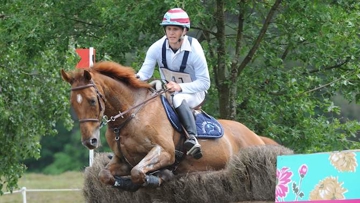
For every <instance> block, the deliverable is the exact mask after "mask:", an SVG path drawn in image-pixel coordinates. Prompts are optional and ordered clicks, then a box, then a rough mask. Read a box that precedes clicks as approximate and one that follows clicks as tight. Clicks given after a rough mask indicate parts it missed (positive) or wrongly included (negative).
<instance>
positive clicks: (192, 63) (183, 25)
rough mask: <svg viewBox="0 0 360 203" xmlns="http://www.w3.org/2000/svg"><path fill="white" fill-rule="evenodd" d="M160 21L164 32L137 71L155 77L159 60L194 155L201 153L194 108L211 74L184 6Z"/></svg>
mask: <svg viewBox="0 0 360 203" xmlns="http://www.w3.org/2000/svg"><path fill="white" fill-rule="evenodd" d="M160 25H162V26H163V28H164V31H165V36H163V37H162V38H161V39H159V40H158V41H156V42H155V43H154V44H152V45H151V46H150V48H149V50H148V51H147V53H146V57H145V61H144V63H143V65H142V67H141V69H140V70H139V72H138V73H137V76H138V77H139V78H140V79H141V80H148V79H149V78H150V77H152V75H153V73H154V69H155V66H156V63H157V64H158V66H159V69H160V74H161V78H162V79H163V80H164V81H166V82H167V84H166V87H167V89H168V91H170V92H171V93H173V101H172V103H173V106H174V107H175V110H176V112H177V114H178V116H179V119H180V121H181V123H182V125H183V126H184V128H185V129H186V131H187V133H188V135H189V136H188V139H187V140H186V141H185V143H184V147H185V150H187V151H188V154H189V155H191V156H193V157H194V158H195V159H199V158H201V157H202V153H201V146H200V144H199V143H198V141H197V139H196V137H197V131H196V124H195V119H194V115H193V113H192V110H191V108H194V107H196V106H198V105H200V104H201V102H202V101H204V99H205V94H206V91H207V90H208V89H209V87H210V76H209V70H208V66H207V62H206V59H205V55H204V51H203V48H202V47H201V45H200V43H199V41H198V40H197V39H195V38H192V37H189V36H187V35H186V33H187V32H188V31H189V29H190V19H189V16H188V14H187V13H186V12H185V11H184V10H182V9H181V8H173V9H170V10H169V11H167V12H166V13H165V15H164V18H163V20H162V22H161V23H160Z"/></svg>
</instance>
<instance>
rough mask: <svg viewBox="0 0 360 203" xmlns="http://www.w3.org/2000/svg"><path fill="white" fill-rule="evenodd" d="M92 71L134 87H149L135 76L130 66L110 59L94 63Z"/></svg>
mask: <svg viewBox="0 0 360 203" xmlns="http://www.w3.org/2000/svg"><path fill="white" fill-rule="evenodd" d="M91 70H93V71H96V72H99V73H100V74H103V75H107V76H109V77H112V78H116V79H117V80H120V81H123V82H126V83H128V84H129V85H131V86H134V87H146V88H149V87H150V84H148V83H146V82H143V81H141V80H139V79H137V78H136V77H135V73H136V72H135V70H134V69H133V68H131V67H127V66H122V65H120V64H118V63H115V62H111V61H103V62H98V63H95V64H94V66H93V67H92V69H91Z"/></svg>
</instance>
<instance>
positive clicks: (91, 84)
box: [71, 80, 105, 123]
mask: <svg viewBox="0 0 360 203" xmlns="http://www.w3.org/2000/svg"><path fill="white" fill-rule="evenodd" d="M88 87H93V88H94V89H95V91H96V98H97V101H98V103H99V106H100V114H101V112H102V111H103V110H104V106H103V103H101V102H100V98H101V99H102V100H103V102H104V103H105V99H104V97H103V96H102V94H101V93H100V92H99V90H98V89H97V88H96V85H95V83H94V81H93V80H90V83H89V84H87V85H82V86H78V87H73V88H71V91H77V90H82V89H85V88H88ZM79 122H80V123H84V122H101V120H99V119H98V118H84V119H79Z"/></svg>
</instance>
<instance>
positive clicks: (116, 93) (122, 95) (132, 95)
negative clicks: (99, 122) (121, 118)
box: [102, 78, 147, 116]
mask: <svg viewBox="0 0 360 203" xmlns="http://www.w3.org/2000/svg"><path fill="white" fill-rule="evenodd" d="M102 83H103V84H102V86H103V92H104V96H105V100H106V102H105V115H107V116H113V115H115V114H118V113H119V111H120V112H124V111H126V110H128V109H130V108H131V107H133V106H135V105H136V104H137V103H139V102H138V101H139V100H141V99H144V97H145V96H146V94H147V90H146V89H144V88H134V87H129V86H128V85H126V84H124V83H123V82H119V81H115V80H113V79H110V78H105V79H104V80H103V81H102Z"/></svg>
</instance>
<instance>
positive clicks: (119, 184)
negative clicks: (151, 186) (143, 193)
mask: <svg viewBox="0 0 360 203" xmlns="http://www.w3.org/2000/svg"><path fill="white" fill-rule="evenodd" d="M114 178H115V183H114V187H116V188H119V189H123V190H126V191H130V192H135V191H137V190H138V189H139V188H140V187H141V185H140V184H134V183H133V182H132V181H131V179H130V178H124V177H120V176H114Z"/></svg>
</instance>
